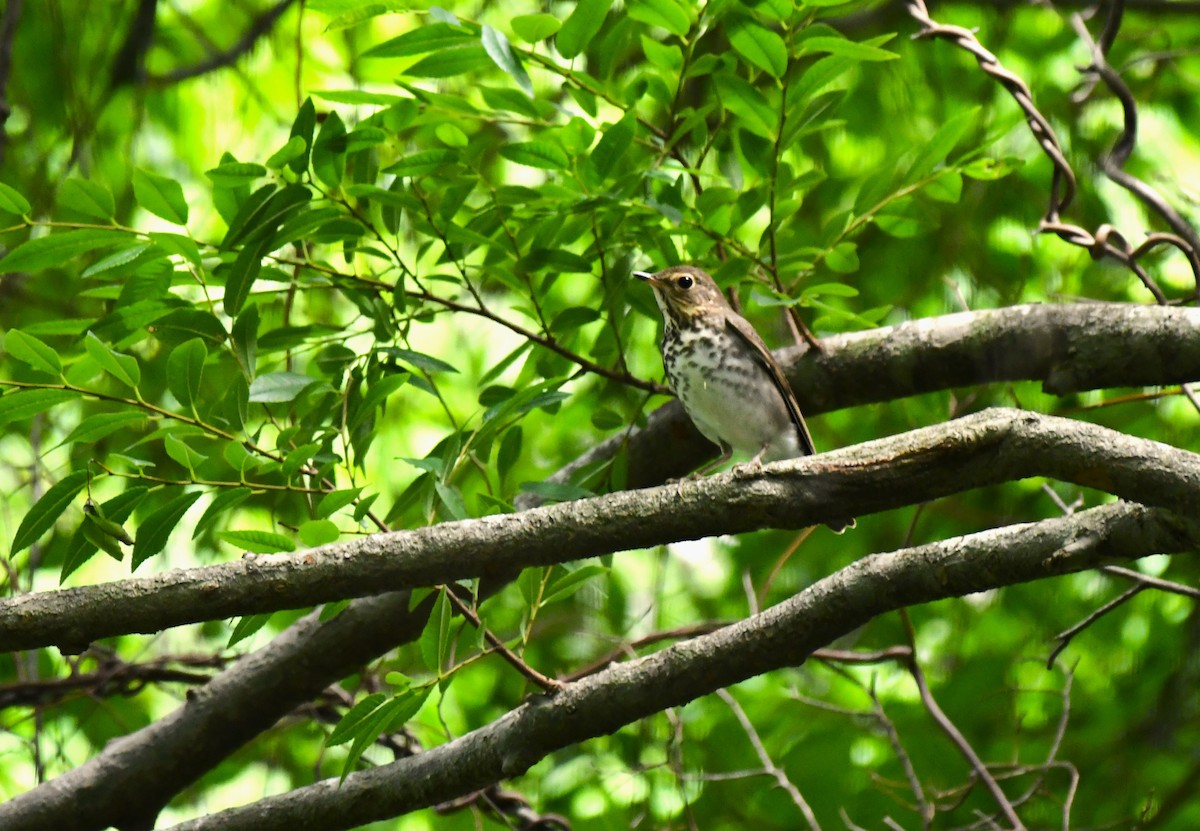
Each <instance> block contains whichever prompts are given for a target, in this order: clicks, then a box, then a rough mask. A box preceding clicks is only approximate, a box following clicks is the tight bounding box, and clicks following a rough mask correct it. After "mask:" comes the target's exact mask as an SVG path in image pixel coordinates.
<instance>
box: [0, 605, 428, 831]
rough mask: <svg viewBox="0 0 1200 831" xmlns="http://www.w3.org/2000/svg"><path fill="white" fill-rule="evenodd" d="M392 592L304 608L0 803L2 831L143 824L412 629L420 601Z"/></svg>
mask: <svg viewBox="0 0 1200 831" xmlns="http://www.w3.org/2000/svg"><path fill="white" fill-rule="evenodd" d="M408 604H409V595H408V593H407V592H398V593H391V594H385V595H380V596H379V597H373V598H369V599H367V600H362V601H359V602H358V603H353V604H351V605H350V606H349V607H347V608H346V609H344V610H343V611H342V612H341V614H339V615H338V616H337V617H335V618H333V619H332V620H329V621H326V622H324V623H322V622H321V621H320V619H319V615H318V614H317V613H315V612H314V613H313V614H311V615H309V616H308V617H306V618H304V619H303V620H301V621H299V622H298V623H296V624H294V625H293V626H292V627H290V628H289V629H288V630H287V631H285V632H284V633H283V634H281V635H280V636H279V637H277V638H275V640H273V641H272V642H271V643H270V644H269V645H267V646H266V647H264V648H262V649H260V650H259V651H258V652H254V653H252V654H250V655H247V656H246V657H244V658H242V659H241V660H240V661H238V662H237V663H236V664H235V665H234V666H233V667H231V668H230V669H228V670H226V671H225V672H222V673H221V674H220V675H218V676H216V677H215V678H214V679H213V680H212V681H210V682H209V683H208V684H206V685H205V686H203V687H201V688H197V689H195V690H193V691H192V692H191V693H190V694H189V696H188V700H187V703H186V704H184V705H183V706H182V707H180V708H179V709H177V710H175V711H174V712H173V713H171V714H170V715H168V716H166V717H165V718H162V719H160V720H158V721H156V722H154V723H153V724H151V725H150V726H148V727H145V728H143V729H141V730H139V731H137V732H136V733H133V734H131V735H129V736H125V737H123V738H121V739H117V740H115V741H113V742H110V743H109V744H108V746H107V747H105V749H104V751H103V752H102V753H100V754H99V755H97V756H95V757H93V758H92V759H90V760H88V761H87V762H85V763H84V764H82V765H80V766H79V767H77V768H75V769H74V770H72V771H69V772H67V773H64V774H63V775H61V776H59V777H58V778H57V779H52V780H50V781H49V782H46V783H45V784H43V785H41V786H39V787H37V788H35V789H33V790H32V791H29V792H27V793H24V794H22V795H20V796H18V797H16V798H15V799H12V800H10V801H9V802H7V803H4V804H3V805H0V828H3V829H5V831H24V830H25V829H28V831H45V829H48V828H53V829H55V830H56V831H93V829H94V830H95V831H99V829H104V828H108V827H109V826H110V825H111V826H115V827H117V828H120V829H122V831H136V829H143V828H145V829H148V828H152V827H153V825H154V818H155V817H156V816H157V814H158V812H159V811H160V810H161V808H162V806H163V805H165V804H166V803H167V801H168V800H169V799H170V798H171V797H173V796H174V795H175V794H177V793H179V791H181V790H182V789H183V788H185V787H187V786H188V785H190V784H191V783H193V782H194V781H196V779H198V778H199V777H200V776H201V775H202V774H204V773H206V772H207V771H209V770H211V769H213V768H214V767H215V766H216V765H217V764H218V763H219V762H220V761H221V760H222V759H224V758H225V757H227V756H228V755H229V754H230V753H232V752H233V751H234V750H235V749H237V748H238V747H240V746H241V745H243V744H244V743H246V742H247V741H249V740H250V739H252V738H254V736H256V735H258V734H259V733H261V732H262V731H263V730H265V729H267V728H268V727H270V726H271V725H272V724H273V723H275V721H276V720H278V719H279V718H280V717H281V716H282V715H285V714H287V713H289V712H291V711H292V710H293V709H294V708H295V707H297V706H299V705H300V704H303V703H305V702H307V701H310V700H312V699H313V698H316V697H317V696H318V695H319V694H320V693H321V691H322V690H324V689H325V688H326V687H327V686H329V685H330V684H332V683H334V682H336V681H338V680H340V679H341V678H344V677H345V676H346V675H348V674H349V673H351V672H354V671H355V670H357V669H358V668H360V667H361V666H362V665H363V664H364V663H366V662H367V661H369V660H371V659H372V658H375V657H376V656H378V655H380V654H382V653H383V652H386V651H387V650H388V649H390V648H392V646H394V645H395V644H396V643H398V642H401V641H404V640H406V639H408V640H411V639H414V638H416V637H417V635H418V634H420V632H421V629H422V627H423V626H424V623H425V618H426V616H427V613H428V612H427V609H426V608H425V607H426V606H428V604H424V606H422V607H419V608H418V609H416V610H412V611H410V610H409V608H408Z"/></svg>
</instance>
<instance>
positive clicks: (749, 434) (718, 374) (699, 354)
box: [633, 265, 854, 531]
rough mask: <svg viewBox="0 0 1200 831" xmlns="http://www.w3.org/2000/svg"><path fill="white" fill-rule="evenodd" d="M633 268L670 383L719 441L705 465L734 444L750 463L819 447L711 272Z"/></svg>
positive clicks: (725, 455) (775, 367) (767, 355)
mask: <svg viewBox="0 0 1200 831" xmlns="http://www.w3.org/2000/svg"><path fill="white" fill-rule="evenodd" d="M633 274H634V276H635V277H637V278H639V279H641V280H644V281H646V282H647V283H649V284H650V287H651V288H652V289H654V299H655V300H657V301H658V307H659V309H661V310H662V315H663V336H662V359H663V368H664V369H665V370H666V374H667V383H668V384H670V386H671V389H672V390H674V392H675V394H676V395H677V396H679V401H680V403H682V404H683V409H684V410H686V411H687V414H688V416H689V417H690V418H691V419H692V421H693V422H694V423H695V425H696V427H697V428H699V430H700V432H701V433H703V434H704V436H705V438H707V439H708V440H709V441H711V442H712V443H713V444H715V445H717V446H718V447H720V448H721V458H719V459H717V460H716V461H715V462H713V463H712V465H709V466H706V467H705V468H702V469H701V470H702V471H703V470H706V469H707V468H708V467H711V466H713V465H717V464H720V463H722V462H724V461H727V460H728V459H729V458H730V456H732V455H733V452H734V451H735V450H736V451H737V452H738V453H745V454H749V455H751V456H752V458H751V461H750V464H751V465H757V464H759V463H760V462H762V461H775V460H777V459H792V458H795V457H797V456H807V455H811V454H813V453H816V452H817V451H816V448H814V447H813V440H812V436H811V435H809V432H808V426H807V425H806V424H805V423H804V416H802V415H801V414H800V405H799V404H797V403H796V396H795V394H793V392H792V388H791V386H789V385H788V382H787V378H785V377H784V374H783V370H782V369H781V368H780V366H779V363H778V362H777V361H776V360H775V358H774V356H773V355H771V351H770V350H769V349H767V345H766V344H765V343H763V340H762V338H761V337H759V336H758V332H756V331H754V327H753V326H751V325H750V322H749V321H748V320H746V319H745V318H744V317H742V316H741V315H739V314H738V313H737V312H735V311H734V310H733V308H732V307H731V306H730V305H729V302H728V301H727V300H726V299H725V295H723V294H722V293H721V290H720V289H719V288H717V284H716V283H715V282H714V281H713V278H712V277H709V276H708V275H707V274H706V273H704V272H703V271H701V270H700V269H698V268H695V267H694V266H690V265H677V266H672V267H671V268H666V269H663V270H662V271H659V272H657V273H656V274H650V273H648V272H645V271H635V272H634V273H633ZM853 525H854V521H853V520H849V521H848V522H835V523H831V524H830V527H831V528H833V530H835V531H840V530H841V529H842V528H844V527H847V526H853Z"/></svg>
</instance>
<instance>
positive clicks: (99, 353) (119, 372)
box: [83, 332, 142, 387]
mask: <svg viewBox="0 0 1200 831" xmlns="http://www.w3.org/2000/svg"><path fill="white" fill-rule="evenodd" d="M83 345H84V347H85V348H86V349H87V353H88V354H89V355H91V356H92V360H94V361H95V362H96V363H98V364H100V368H101V369H103V370H104V371H105V372H107V373H108V374H109V375H111V376H112V377H114V378H116V379H117V380H118V381H120V382H121V383H122V384H125V385H126V386H129V387H136V386H137V385H138V384H139V383H141V380H142V371H141V368H140V367H138V362H137V358H134V357H133V356H132V355H126V354H124V353H122V352H118V351H117V350H115V349H113V348H112V347H111V346H109V345H108V344H107V343H105V342H104V341H102V340H100V338H98V337H96V336H95V335H94V334H92V333H91V332H88V333H87V335H85V336H84V338H83Z"/></svg>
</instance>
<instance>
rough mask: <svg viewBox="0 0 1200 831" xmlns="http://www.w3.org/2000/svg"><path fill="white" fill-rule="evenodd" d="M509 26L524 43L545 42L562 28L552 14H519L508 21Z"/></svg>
mask: <svg viewBox="0 0 1200 831" xmlns="http://www.w3.org/2000/svg"><path fill="white" fill-rule="evenodd" d="M509 25H511V26H512V30H513V33H514V34H515V35H516V36H517V37H519V38H520V39H521V40H523V41H525V42H526V43H537V42H538V41H540V40H545V39H546V38H548V37H550V36H551V35H553V34H554V33H556V32H557V31H558V30H559V29H561V28H562V23H560V22H559V20H558V18H557V17H555V16H554V15H552V14H519V15H517V16H516V17H514V18H513V19H512V20H510V21H509Z"/></svg>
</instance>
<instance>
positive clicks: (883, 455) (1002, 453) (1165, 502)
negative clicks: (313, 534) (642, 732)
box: [0, 409, 1200, 651]
mask: <svg viewBox="0 0 1200 831" xmlns="http://www.w3.org/2000/svg"><path fill="white" fill-rule="evenodd" d="M1030 476H1048V477H1051V478H1055V479H1059V480H1061V481H1065V482H1073V483H1074V484H1077V485H1082V486H1085V487H1092V488H1097V489H1099V490H1102V491H1106V492H1108V493H1111V494H1114V495H1117V496H1121V497H1123V498H1125V499H1129V500H1131V501H1138V502H1142V503H1145V504H1151V505H1158V506H1162V507H1167V508H1171V509H1173V510H1176V511H1179V512H1181V513H1184V514H1192V513H1200V455H1196V454H1194V453H1189V452H1187V451H1185V450H1180V449H1178V448H1174V447H1171V446H1169V445H1165V444H1161V443H1159V442H1155V441H1150V440H1148V439H1140V438H1133V437H1131V436H1126V435H1124V434H1121V433H1118V432H1116V431H1113V430H1109V429H1107V428H1105V427H1099V426H1097V425H1094V424H1087V423H1085V422H1078V421H1072V420H1070V419H1065V418H1059V417H1055V416H1043V415H1038V414H1036V413H1029V412H1023V411H1020V410H1009V409H993V410H986V411H984V412H982V413H977V414H975V415H970V416H966V417H965V418H961V419H957V420H954V421H950V422H947V423H944V424H937V425H934V426H932V427H923V428H920V429H918V430H913V431H911V432H909V433H903V434H900V435H898V436H891V437H888V438H885V439H878V440H876V441H873V442H867V443H865V444H861V445H856V446H854V447H849V448H844V449H842V450H837V451H834V452H832V453H825V454H820V455H818V456H809V457H805V458H801V459H794V460H791V461H787V462H777V463H774V464H771V465H768V466H766V467H765V468H762V469H761V470H758V471H754V472H744V473H743V472H739V473H726V474H722V475H717V476H711V477H708V478H706V479H703V480H700V481H688V482H684V483H681V484H677V485H668V486H664V487H658V488H651V489H647V490H642V491H621V492H619V493H613V494H609V495H607V496H599V497H595V498H592V499H582V500H578V501H575V502H566V503H561V504H558V505H551V506H548V507H542V508H537V509H533V510H530V511H526V512H523V513H517V514H501V515H496V516H488V517H483V518H481V519H469V520H462V521H459V522H446V523H442V524H441V525H435V526H432V527H429V528H421V529H418V530H414V531H396V532H392V533H387V534H375V535H372V536H370V537H365V538H362V539H358V540H354V541H351V542H344V543H335V544H331V545H326V546H321V547H319V548H313V549H310V550H308V551H302V552H300V553H298V554H285V555H270V556H263V557H246V558H243V559H242V560H238V561H235V562H232V563H222V564H220V565H215V566H206V567H203V568H195V569H186V570H179V571H172V572H168V573H166V574H160V575H156V576H154V577H146V578H138V579H129V580H121V581H116V582H111V583H103V584H100V585H96V586H85V587H82V588H75V589H63V590H59V591H50V592H40V593H35V594H25V595H20V596H17V597H12V598H7V599H4V600H2V601H0V651H7V650H16V649H31V648H35V647H39V646H47V645H52V644H53V645H59V646H63V647H64V648H65V649H67V650H71V649H82V648H83V647H85V646H86V645H87V644H88V643H90V642H91V641H93V640H95V639H97V638H103V637H109V636H111V635H117V634H125V633H130V632H153V631H157V630H159V629H162V628H165V627H168V626H177V625H180V624H183V623H191V622H197V621H201V620H213V619H219V618H224V617H231V616H234V615H244V614H259V613H263V612H270V611H277V610H280V609H289V608H299V607H303V606H310V605H314V604H316V603H323V602H327V601H332V600H340V599H344V598H346V597H361V596H364V595H371V594H376V593H378V592H380V591H389V590H396V589H402V588H416V587H420V586H433V585H437V584H439V583H442V584H444V583H452V582H454V581H456V580H463V579H470V578H475V577H483V578H488V577H496V576H498V575H500V574H510V573H515V572H516V571H518V570H520V569H522V568H528V567H530V566H548V565H554V564H558V563H565V562H571V561H575V560H581V559H585V558H588V557H595V556H599V555H602V554H609V553H612V552H616V551H626V550H630V549H634V548H646V547H649V546H654V545H660V544H662V543H667V542H674V541H677V540H688V539H699V538H701V537H709V536H716V535H719V534H736V533H743V532H745V531H752V530H756V529H761V528H804V527H807V526H809V525H815V524H817V523H820V522H827V521H833V520H836V519H844V518H846V517H847V516H848V515H862V514H869V513H876V512H879V511H887V510H893V509H895V508H899V507H902V506H905V505H914V504H918V503H920V502H925V501H928V500H931V499H937V498H940V497H944V496H948V495H950V494H954V493H961V492H962V491H965V490H970V489H972V488H977V487H982V486H984V485H994V484H998V483H1001V482H1007V481H1012V480H1015V479H1024V478H1027V477H1030Z"/></svg>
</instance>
